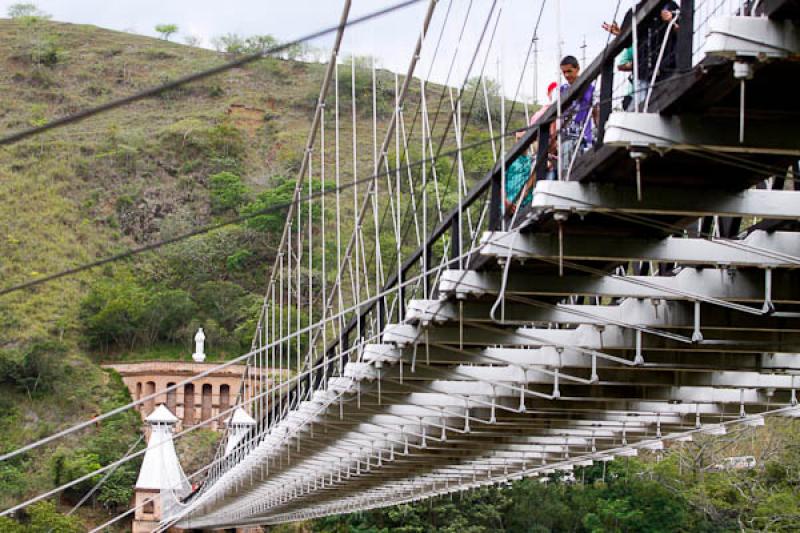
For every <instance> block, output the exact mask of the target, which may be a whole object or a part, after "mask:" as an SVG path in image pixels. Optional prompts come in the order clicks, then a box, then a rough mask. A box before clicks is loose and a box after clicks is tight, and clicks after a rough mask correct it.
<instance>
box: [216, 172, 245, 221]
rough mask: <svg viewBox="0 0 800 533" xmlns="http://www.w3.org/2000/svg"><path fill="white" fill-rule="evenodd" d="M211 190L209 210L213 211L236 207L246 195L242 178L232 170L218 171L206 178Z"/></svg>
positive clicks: (217, 211) (218, 211)
mask: <svg viewBox="0 0 800 533" xmlns="http://www.w3.org/2000/svg"><path fill="white" fill-rule="evenodd" d="M208 187H209V189H210V191H211V210H212V212H215V213H220V212H223V211H227V210H228V209H236V208H238V207H239V206H240V205H242V203H243V202H244V200H245V197H246V196H247V186H246V185H245V184H244V183H243V182H242V178H240V177H239V176H237V175H236V174H234V173H232V172H220V173H219V174H214V175H213V176H211V177H210V178H209V179H208Z"/></svg>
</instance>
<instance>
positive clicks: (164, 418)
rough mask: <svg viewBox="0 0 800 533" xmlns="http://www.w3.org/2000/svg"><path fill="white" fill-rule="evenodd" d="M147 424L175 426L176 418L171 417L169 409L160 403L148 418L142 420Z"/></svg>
mask: <svg viewBox="0 0 800 533" xmlns="http://www.w3.org/2000/svg"><path fill="white" fill-rule="evenodd" d="M144 421H145V422H147V423H148V424H151V425H152V424H177V423H178V417H177V416H175V415H173V414H172V413H171V412H170V410H169V409H167V407H166V406H165V405H164V404H163V403H162V404H160V405H159V406H158V407H156V408H155V409H154V410H153V412H152V413H150V416H148V417H147V418H145V419H144Z"/></svg>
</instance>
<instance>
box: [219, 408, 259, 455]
mask: <svg viewBox="0 0 800 533" xmlns="http://www.w3.org/2000/svg"><path fill="white" fill-rule="evenodd" d="M227 424H228V442H226V443H225V455H228V453H230V451H231V450H233V449H234V448H235V447H236V445H237V444H239V442H240V441H241V440H242V438H244V436H245V435H247V432H248V431H249V430H250V428H251V427H252V426H255V425H256V421H255V420H253V417H251V416H250V415H248V414H247V411H245V410H244V409H242V408H241V407H237V408H236V410H235V411H234V412H233V415H231V417H230V418H229V419H228V421H227Z"/></svg>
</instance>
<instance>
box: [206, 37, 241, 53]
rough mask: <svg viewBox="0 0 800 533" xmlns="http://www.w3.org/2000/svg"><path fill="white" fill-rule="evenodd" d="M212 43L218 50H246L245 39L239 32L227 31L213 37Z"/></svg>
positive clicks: (230, 51)
mask: <svg viewBox="0 0 800 533" xmlns="http://www.w3.org/2000/svg"><path fill="white" fill-rule="evenodd" d="M211 45H212V46H213V47H214V48H215V49H216V50H217V52H225V53H228V54H234V55H235V54H241V53H243V52H244V48H245V39H244V37H242V36H241V35H239V34H237V33H226V34H225V35H219V36H217V37H214V38H212V39H211Z"/></svg>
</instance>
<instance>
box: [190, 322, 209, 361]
mask: <svg viewBox="0 0 800 533" xmlns="http://www.w3.org/2000/svg"><path fill="white" fill-rule="evenodd" d="M205 341H206V334H205V333H203V328H200V329H198V330H197V334H196V335H195V336H194V353H193V354H192V359H194V362H195V363H202V362H203V361H205V360H206V352H205V348H204V347H203V344H205Z"/></svg>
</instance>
